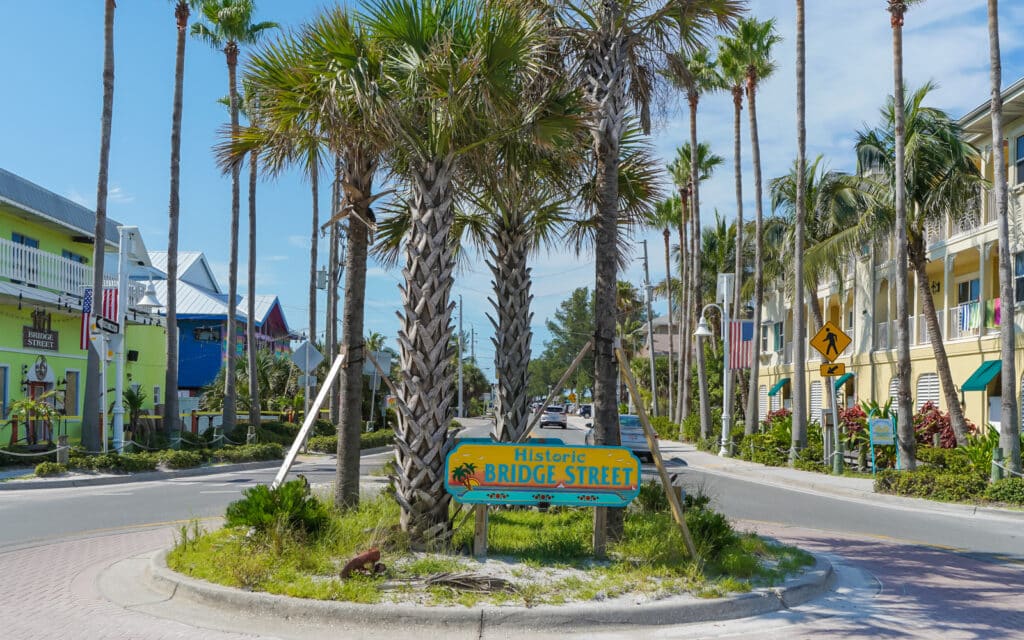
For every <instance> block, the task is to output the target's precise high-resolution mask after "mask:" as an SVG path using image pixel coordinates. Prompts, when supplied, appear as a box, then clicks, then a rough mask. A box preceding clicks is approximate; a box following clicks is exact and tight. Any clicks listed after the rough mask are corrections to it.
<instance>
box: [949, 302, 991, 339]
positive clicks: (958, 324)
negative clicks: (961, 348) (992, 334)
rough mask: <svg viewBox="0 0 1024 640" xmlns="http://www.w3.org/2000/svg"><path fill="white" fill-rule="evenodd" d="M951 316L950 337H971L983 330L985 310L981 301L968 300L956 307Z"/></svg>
mask: <svg viewBox="0 0 1024 640" xmlns="http://www.w3.org/2000/svg"><path fill="white" fill-rule="evenodd" d="M951 311H952V315H951V317H950V327H949V339H950V340H956V339H957V338H969V337H972V336H977V335H978V334H979V333H980V332H981V325H982V321H983V320H984V318H983V316H984V310H983V309H982V308H981V303H980V302H967V303H964V304H962V305H960V306H958V307H954V308H953V309H952V310H951Z"/></svg>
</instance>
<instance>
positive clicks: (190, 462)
mask: <svg viewBox="0 0 1024 640" xmlns="http://www.w3.org/2000/svg"><path fill="white" fill-rule="evenodd" d="M160 461H161V462H163V463H164V464H165V465H167V467H168V468H170V469H190V468H192V467H198V466H199V465H201V464H203V455H202V454H200V453H199V452H196V451H186V450H181V451H174V450H170V451H161V452H160Z"/></svg>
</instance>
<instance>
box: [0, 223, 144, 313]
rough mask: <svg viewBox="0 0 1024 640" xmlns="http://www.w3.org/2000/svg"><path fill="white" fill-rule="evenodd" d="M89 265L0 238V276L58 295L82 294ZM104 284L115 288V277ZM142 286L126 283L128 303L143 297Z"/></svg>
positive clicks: (89, 274)
mask: <svg viewBox="0 0 1024 640" xmlns="http://www.w3.org/2000/svg"><path fill="white" fill-rule="evenodd" d="M92 274H93V271H92V267H90V266H88V265H85V264H82V263H81V262H76V261H74V260H68V259H67V258H63V257H61V256H58V255H56V254H53V253H48V252H46V251H42V250H40V249H36V248H34V247H28V246H25V245H23V244H19V243H16V242H11V241H10V240H6V239H4V238H0V278H5V279H7V280H10V281H11V282H16V283H19V284H26V285H28V286H30V287H35V288H38V289H46V290H49V291H52V292H54V293H58V294H64V295H72V296H81V295H82V293H83V290H84V288H85V287H91V286H92ZM103 286H104V287H116V286H117V278H113V277H105V278H104V279H103ZM144 291H145V287H144V286H143V285H142V284H140V283H138V282H129V283H128V296H127V297H128V306H129V307H130V306H132V305H134V304H135V303H136V302H137V301H138V300H139V299H141V298H142V295H143V292H144Z"/></svg>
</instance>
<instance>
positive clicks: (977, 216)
mask: <svg viewBox="0 0 1024 640" xmlns="http://www.w3.org/2000/svg"><path fill="white" fill-rule="evenodd" d="M980 226H981V199H980V198H978V199H975V200H972V201H971V204H969V205H967V211H966V212H965V213H964V214H963V215H962V216H960V217H959V218H957V219H955V220H953V235H954V236H960V235H964V234H968V233H971V232H972V231H974V230H975V229H977V228H978V227H980Z"/></svg>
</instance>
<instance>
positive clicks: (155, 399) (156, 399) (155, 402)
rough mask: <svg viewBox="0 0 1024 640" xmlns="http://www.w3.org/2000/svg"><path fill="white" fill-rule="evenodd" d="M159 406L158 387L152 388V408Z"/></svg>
mask: <svg viewBox="0 0 1024 640" xmlns="http://www.w3.org/2000/svg"><path fill="white" fill-rule="evenodd" d="M158 404H160V387H153V406H154V407H155V406H156V405H158Z"/></svg>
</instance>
